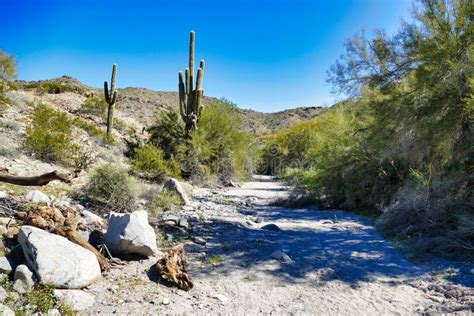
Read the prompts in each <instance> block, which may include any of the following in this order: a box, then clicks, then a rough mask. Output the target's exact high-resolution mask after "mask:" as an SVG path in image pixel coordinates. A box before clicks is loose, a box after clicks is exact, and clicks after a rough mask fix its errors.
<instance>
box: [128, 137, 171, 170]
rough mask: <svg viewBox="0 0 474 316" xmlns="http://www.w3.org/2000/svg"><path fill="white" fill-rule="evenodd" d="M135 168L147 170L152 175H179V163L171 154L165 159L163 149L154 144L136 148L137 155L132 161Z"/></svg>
mask: <svg viewBox="0 0 474 316" xmlns="http://www.w3.org/2000/svg"><path fill="white" fill-rule="evenodd" d="M131 163H132V166H133V169H134V170H135V171H139V172H145V173H147V174H148V175H149V176H151V177H163V176H165V175H171V176H173V177H179V173H180V168H179V164H178V163H177V162H176V161H175V160H174V158H173V157H172V156H171V157H170V158H169V159H168V160H165V158H164V154H163V151H162V150H161V149H158V148H156V147H155V146H154V145H152V144H147V145H145V146H144V147H141V148H136V149H135V155H134V157H133V159H132V161H131Z"/></svg>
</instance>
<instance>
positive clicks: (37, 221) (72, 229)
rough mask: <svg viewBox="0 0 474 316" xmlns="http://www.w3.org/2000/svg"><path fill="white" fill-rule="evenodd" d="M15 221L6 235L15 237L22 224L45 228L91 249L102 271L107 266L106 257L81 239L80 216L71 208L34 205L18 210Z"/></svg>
mask: <svg viewBox="0 0 474 316" xmlns="http://www.w3.org/2000/svg"><path fill="white" fill-rule="evenodd" d="M16 216H17V222H16V223H15V224H14V225H12V226H10V227H8V230H7V233H6V236H7V237H9V238H13V237H15V236H16V235H17V234H18V232H19V231H20V228H21V226H22V225H30V226H35V227H38V228H40V229H43V230H46V231H48V232H50V233H53V234H56V235H59V236H62V237H65V238H67V239H69V240H70V241H72V242H73V243H75V244H77V245H79V246H81V247H83V248H85V249H87V250H90V251H92V252H93V253H94V254H95V256H96V257H97V260H98V261H99V265H100V268H101V270H102V271H105V270H107V269H108V268H109V263H108V261H107V259H106V258H105V257H104V256H103V255H102V254H101V253H100V252H99V251H98V250H97V249H95V248H94V247H93V246H92V245H91V244H89V243H88V242H87V241H85V240H84V239H82V237H81V235H80V234H79V232H78V231H77V229H78V228H81V226H82V223H81V222H80V216H79V215H78V214H77V213H76V212H75V211H74V210H73V209H61V210H60V209H58V208H55V207H48V206H36V207H33V208H31V209H30V210H28V211H26V212H18V213H17V214H16Z"/></svg>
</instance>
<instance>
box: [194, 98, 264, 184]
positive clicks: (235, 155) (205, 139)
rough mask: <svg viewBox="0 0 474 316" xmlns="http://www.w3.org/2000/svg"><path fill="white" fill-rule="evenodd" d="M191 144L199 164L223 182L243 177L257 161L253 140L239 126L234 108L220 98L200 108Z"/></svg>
mask: <svg viewBox="0 0 474 316" xmlns="http://www.w3.org/2000/svg"><path fill="white" fill-rule="evenodd" d="M191 146H192V151H193V153H194V154H195V156H196V157H197V159H198V160H199V162H200V164H202V165H204V166H205V167H206V168H208V169H209V170H210V172H211V173H212V174H216V175H217V176H218V177H219V179H220V180H221V181H223V182H227V181H229V180H232V179H234V178H236V179H245V178H247V177H248V176H249V175H250V174H251V173H252V172H253V170H254V168H255V165H256V162H257V146H256V142H255V140H254V139H253V137H252V136H251V135H250V134H248V133H245V132H242V131H241V130H240V118H239V114H238V112H237V111H236V110H235V108H234V107H232V106H231V105H229V104H226V103H223V102H214V103H211V104H209V105H208V106H206V107H205V108H204V110H203V113H202V116H201V119H200V121H199V127H198V130H197V131H196V132H195V133H194V134H193V135H192V139H191Z"/></svg>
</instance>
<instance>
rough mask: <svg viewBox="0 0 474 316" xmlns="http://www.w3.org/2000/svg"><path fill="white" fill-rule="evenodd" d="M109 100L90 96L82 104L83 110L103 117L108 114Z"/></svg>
mask: <svg viewBox="0 0 474 316" xmlns="http://www.w3.org/2000/svg"><path fill="white" fill-rule="evenodd" d="M107 108H108V105H107V102H105V100H104V99H102V98H99V97H96V96H90V97H88V98H87V99H86V100H85V101H84V103H82V105H81V112H83V113H87V114H91V115H95V116H98V117H101V118H103V119H105V118H106V116H107Z"/></svg>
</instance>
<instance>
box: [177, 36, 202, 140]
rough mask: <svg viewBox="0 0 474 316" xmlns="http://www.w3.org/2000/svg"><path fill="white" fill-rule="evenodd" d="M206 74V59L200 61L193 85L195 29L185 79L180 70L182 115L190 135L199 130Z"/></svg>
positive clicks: (180, 107) (180, 105)
mask: <svg viewBox="0 0 474 316" xmlns="http://www.w3.org/2000/svg"><path fill="white" fill-rule="evenodd" d="M203 75H204V60H201V62H200V63H199V69H198V71H197V78H196V85H195V86H194V87H193V79H194V31H191V35H190V41H189V68H186V71H185V76H184V79H183V72H182V71H180V72H179V76H178V77H179V85H178V88H179V109H180V113H181V117H182V118H183V121H184V123H185V128H186V133H187V134H188V135H190V133H191V132H192V131H195V130H197V127H198V123H199V118H200V117H201V112H202V108H203V106H202V104H201V99H202V97H203V95H204V90H203V89H202V77H203Z"/></svg>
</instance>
